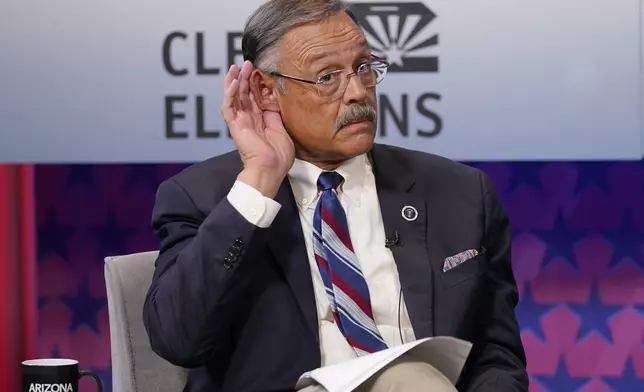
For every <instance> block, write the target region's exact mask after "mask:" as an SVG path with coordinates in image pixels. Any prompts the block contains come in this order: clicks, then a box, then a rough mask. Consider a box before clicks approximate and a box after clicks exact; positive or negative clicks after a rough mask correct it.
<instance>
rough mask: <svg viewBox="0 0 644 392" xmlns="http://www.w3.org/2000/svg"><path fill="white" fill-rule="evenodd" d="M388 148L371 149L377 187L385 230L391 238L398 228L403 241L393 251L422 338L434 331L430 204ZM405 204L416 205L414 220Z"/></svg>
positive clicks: (408, 302)
mask: <svg viewBox="0 0 644 392" xmlns="http://www.w3.org/2000/svg"><path fill="white" fill-rule="evenodd" d="M387 148H388V147H387V146H382V145H375V146H374V148H373V150H372V153H371V159H372V162H373V168H374V176H375V179H376V188H377V189H378V199H379V201H380V210H381V212H382V220H383V224H384V228H385V233H386V235H387V237H388V238H390V237H391V236H392V235H393V233H394V231H396V232H398V235H399V239H400V245H399V246H395V247H393V248H391V251H392V253H393V256H394V260H395V261H396V266H397V268H398V274H399V278H400V284H401V287H402V291H403V293H404V298H405V303H406V305H407V312H408V313H409V318H410V320H411V323H412V327H413V328H414V334H415V335H416V338H418V339H420V338H424V337H428V336H432V335H433V319H432V307H433V291H432V280H433V275H432V268H431V264H430V262H429V256H428V253H427V206H426V201H425V199H424V198H423V197H422V196H421V195H419V194H417V193H414V192H413V191H412V190H413V187H414V183H415V180H414V178H413V174H412V173H410V171H409V169H408V168H404V167H403V166H402V165H401V164H400V163H399V162H398V161H397V160H396V159H395V157H393V156H391V151H390V150H388V149H387ZM405 207H412V208H413V209H415V210H416V211H417V214H418V216H417V217H416V218H415V219H413V220H406V219H405V218H403V215H402V211H403V208H405ZM412 211H413V210H412Z"/></svg>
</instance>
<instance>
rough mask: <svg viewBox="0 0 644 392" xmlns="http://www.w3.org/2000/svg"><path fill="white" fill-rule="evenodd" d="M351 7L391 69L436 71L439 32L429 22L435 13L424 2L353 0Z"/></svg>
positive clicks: (378, 54) (374, 47) (375, 49)
mask: <svg viewBox="0 0 644 392" xmlns="http://www.w3.org/2000/svg"><path fill="white" fill-rule="evenodd" d="M351 10H352V11H353V12H354V14H355V15H356V18H357V19H358V23H359V24H360V27H362V30H363V31H364V33H365V35H366V36H367V40H368V41H369V45H370V46H371V50H372V52H373V54H374V55H376V56H380V57H384V58H386V59H387V60H388V61H389V63H390V64H391V66H390V68H389V71H390V72H438V55H437V54H436V47H437V45H438V33H437V32H436V31H435V30H434V29H433V26H432V24H431V22H432V21H433V20H434V19H435V18H436V14H434V13H433V12H432V11H431V10H430V9H429V8H428V7H427V6H426V5H425V4H423V3H421V2H414V3H380V2H378V3H352V4H351Z"/></svg>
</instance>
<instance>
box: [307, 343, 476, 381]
mask: <svg viewBox="0 0 644 392" xmlns="http://www.w3.org/2000/svg"><path fill="white" fill-rule="evenodd" d="M471 349H472V343H470V342H467V341H464V340H460V339H457V338H454V337H449V336H437V337H431V338H425V339H420V340H416V341H413V342H410V343H406V344H404V345H401V346H397V347H392V348H389V349H387V350H382V351H378V352H376V353H373V354H370V355H366V356H364V357H359V358H356V359H353V360H351V361H348V362H343V363H339V364H335V365H331V366H325V367H321V368H318V369H315V370H312V371H310V372H306V373H304V374H302V376H300V379H299V380H298V382H297V384H296V386H295V388H296V389H298V390H299V389H302V388H305V387H307V386H309V385H315V384H319V385H322V386H323V387H324V388H325V389H326V390H327V391H328V392H350V391H353V390H354V389H355V388H357V387H358V386H360V385H361V384H362V383H363V382H365V381H367V380H368V379H369V378H370V377H371V376H373V375H374V374H376V373H377V372H378V371H379V370H380V369H382V368H384V367H385V366H387V365H388V364H389V363H391V362H392V361H394V360H395V359H397V358H399V357H400V356H401V355H403V354H407V355H408V356H410V357H413V358H415V359H418V360H421V361H424V362H427V363H428V364H430V365H432V366H434V367H435V368H436V369H437V370H438V371H440V372H442V373H443V374H444V375H445V377H447V378H448V379H449V380H450V381H451V382H452V384H454V385H455V384H456V381H457V380H458V376H459V375H460V373H461V371H462V370H463V366H464V365H465V360H466V359H467V356H468V355H469V354H470V350H471Z"/></svg>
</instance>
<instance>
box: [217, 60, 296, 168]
mask: <svg viewBox="0 0 644 392" xmlns="http://www.w3.org/2000/svg"><path fill="white" fill-rule="evenodd" d="M253 69H254V68H253V65H252V64H251V63H250V62H249V61H246V62H245V63H244V65H243V67H242V69H241V70H240V69H239V67H237V66H236V65H233V66H231V67H230V70H229V71H228V74H227V75H226V77H225V79H224V89H225V91H224V99H223V103H222V108H221V110H222V114H223V116H224V120H225V121H226V123H227V124H228V127H229V129H230V134H231V136H232V138H233V140H234V141H235V144H236V145H237V150H238V151H239V154H240V155H241V159H242V161H243V163H244V168H245V169H253V170H262V171H263V170H266V169H270V170H272V171H275V170H277V171H281V172H282V173H283V175H284V176H285V175H286V173H287V172H288V170H289V169H290V168H291V166H292V164H293V159H294V146H293V140H292V139H291V137H290V136H289V135H288V133H287V132H286V129H285V128H284V124H283V123H282V118H281V116H280V114H279V113H278V112H274V111H268V110H262V109H260V108H259V106H258V105H257V103H256V102H255V99H254V98H253V95H252V93H251V91H250V76H251V73H252V72H253Z"/></svg>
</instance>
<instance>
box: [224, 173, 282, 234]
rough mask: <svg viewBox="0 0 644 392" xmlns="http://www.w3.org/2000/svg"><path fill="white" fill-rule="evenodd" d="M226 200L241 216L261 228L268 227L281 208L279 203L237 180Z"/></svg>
mask: <svg viewBox="0 0 644 392" xmlns="http://www.w3.org/2000/svg"><path fill="white" fill-rule="evenodd" d="M227 199H228V202H229V203H230V204H231V205H232V206H233V208H234V209H236V210H237V212H239V213H240V214H241V216H243V217H244V218H245V219H246V220H247V221H249V222H250V223H252V224H253V225H255V226H257V227H261V228H266V227H269V226H270V225H271V223H273V220H274V219H275V217H276V216H277V213H278V212H279V210H280V208H282V205H281V204H280V203H278V202H276V201H275V200H273V199H271V198H270V197H266V196H264V195H262V193H261V192H260V191H258V190H257V189H255V188H253V187H252V186H250V185H248V184H246V183H244V182H242V181H239V180H237V181H235V183H234V184H233V186H232V188H230V191H229V192H228V196H227Z"/></svg>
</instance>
